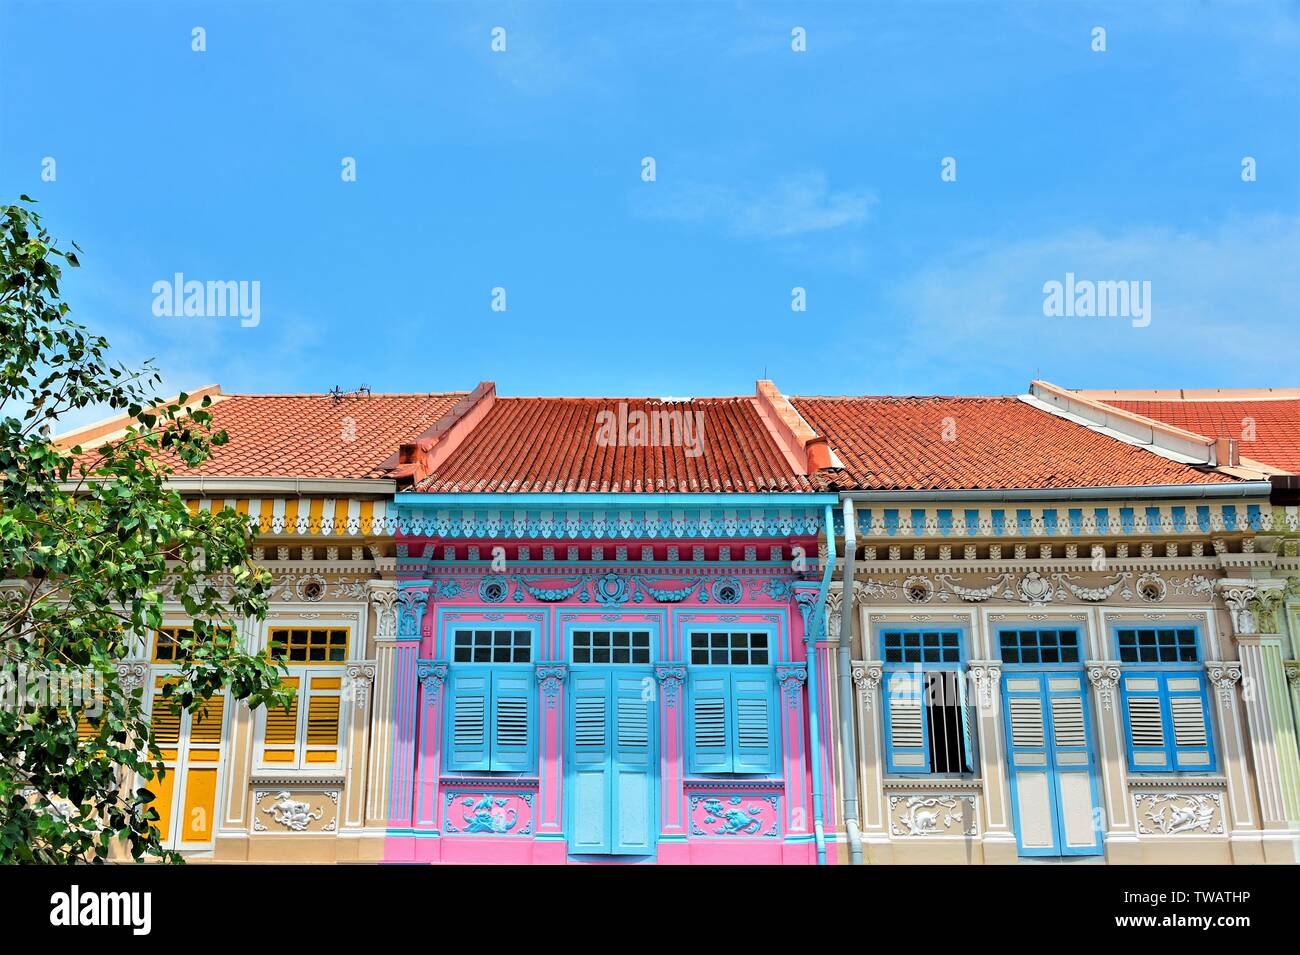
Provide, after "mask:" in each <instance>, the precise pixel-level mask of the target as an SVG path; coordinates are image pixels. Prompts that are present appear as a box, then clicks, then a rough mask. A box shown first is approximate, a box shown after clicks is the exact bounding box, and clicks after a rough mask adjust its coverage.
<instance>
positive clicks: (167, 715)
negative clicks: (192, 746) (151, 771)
mask: <svg viewBox="0 0 1300 955" xmlns="http://www.w3.org/2000/svg"><path fill="white" fill-rule="evenodd" d="M149 725H150V726H151V727H152V728H153V738H154V742H155V743H156V744H157V745H158V746H159V747H172V746H176V745H178V744H179V743H180V740H181V714H180V713H178V712H176V711H175V710H174V709H172V701H171V700H169V699H167V698H166V697H164V696H163V695H162V694H161V693H155V694H154V698H153V712H152V713H151V714H150V717H149Z"/></svg>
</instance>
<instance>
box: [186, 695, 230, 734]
mask: <svg viewBox="0 0 1300 955" xmlns="http://www.w3.org/2000/svg"><path fill="white" fill-rule="evenodd" d="M225 708H226V700H225V697H222V696H214V697H212V698H211V699H209V700H208V701H207V702H206V703H204V704H203V706H201V707H200V708H199V709H198V710H196V711H194V712H193V713H191V714H190V742H191V743H206V744H212V745H216V744H219V743H220V742H221V717H222V715H223V714H224V712H225Z"/></svg>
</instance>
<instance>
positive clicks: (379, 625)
mask: <svg viewBox="0 0 1300 955" xmlns="http://www.w3.org/2000/svg"><path fill="white" fill-rule="evenodd" d="M366 594H367V596H368V597H369V599H370V606H372V607H374V608H375V639H376V640H395V639H397V584H396V583H395V582H393V581H391V580H367V581H366Z"/></svg>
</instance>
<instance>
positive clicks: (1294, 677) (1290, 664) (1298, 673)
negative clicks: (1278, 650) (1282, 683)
mask: <svg viewBox="0 0 1300 955" xmlns="http://www.w3.org/2000/svg"><path fill="white" fill-rule="evenodd" d="M1282 666H1283V668H1284V669H1285V670H1286V682H1287V683H1288V684H1289V685H1290V687H1291V689H1292V690H1293V691H1295V690H1300V660H1286V661H1284V662H1283V664H1282Z"/></svg>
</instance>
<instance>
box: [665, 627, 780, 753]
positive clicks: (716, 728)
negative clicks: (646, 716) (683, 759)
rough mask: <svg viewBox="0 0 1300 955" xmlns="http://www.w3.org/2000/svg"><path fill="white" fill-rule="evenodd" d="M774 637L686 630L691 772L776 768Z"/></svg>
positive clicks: (758, 633)
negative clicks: (688, 651)
mask: <svg viewBox="0 0 1300 955" xmlns="http://www.w3.org/2000/svg"><path fill="white" fill-rule="evenodd" d="M772 641H773V636H772V634H771V633H769V632H766V631H757V630H748V629H745V630H720V629H717V628H709V629H708V630H699V631H692V632H691V633H690V634H688V639H687V645H688V647H689V650H690V657H689V660H690V663H691V666H690V668H689V671H688V682H687V692H688V695H689V703H690V705H689V706H688V708H687V726H686V738H687V742H688V753H687V757H688V758H687V765H688V769H689V771H690V772H692V773H701V774H712V773H737V774H743V773H752V774H763V775H767V774H772V773H776V772H778V760H779V757H778V753H777V715H776V714H777V697H776V671H775V668H774V667H773V666H772V665H771V664H772Z"/></svg>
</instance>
